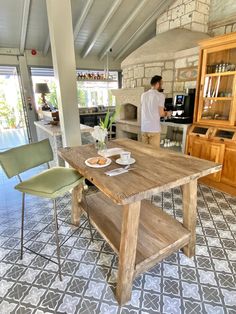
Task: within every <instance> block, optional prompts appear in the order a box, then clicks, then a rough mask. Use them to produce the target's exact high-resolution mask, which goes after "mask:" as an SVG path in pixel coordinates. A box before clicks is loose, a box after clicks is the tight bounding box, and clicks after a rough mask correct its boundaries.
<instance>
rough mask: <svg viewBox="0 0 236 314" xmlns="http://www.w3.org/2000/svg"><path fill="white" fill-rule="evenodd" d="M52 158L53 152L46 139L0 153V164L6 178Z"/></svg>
mask: <svg viewBox="0 0 236 314" xmlns="http://www.w3.org/2000/svg"><path fill="white" fill-rule="evenodd" d="M52 159H53V152H52V148H51V145H50V142H49V140H48V139H45V140H43V141H40V142H36V143H32V144H26V145H22V146H19V147H15V148H11V149H9V150H6V151H5V152H1V153H0V165H1V166H2V168H3V170H4V172H5V173H6V175H7V177H8V178H11V177H14V176H16V175H18V174H20V173H22V172H24V171H26V170H29V169H31V168H34V167H37V166H40V165H42V164H44V163H46V162H49V161H51V160H52Z"/></svg>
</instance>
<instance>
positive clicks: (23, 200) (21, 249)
mask: <svg viewBox="0 0 236 314" xmlns="http://www.w3.org/2000/svg"><path fill="white" fill-rule="evenodd" d="M24 216H25V193H22V208H21V242H20V259H22V258H23V241H24Z"/></svg>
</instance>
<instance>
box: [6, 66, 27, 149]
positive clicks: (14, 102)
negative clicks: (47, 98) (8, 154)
mask: <svg viewBox="0 0 236 314" xmlns="http://www.w3.org/2000/svg"><path fill="white" fill-rule="evenodd" d="M24 108H25V107H24V104H23V98H22V93H21V86H20V82H19V75H18V71H17V67H14V66H0V151H4V150H7V149H10V148H13V147H16V146H20V145H23V144H27V143H29V133H28V128H27V123H26V121H27V120H26V118H27V116H26V111H25V110H24Z"/></svg>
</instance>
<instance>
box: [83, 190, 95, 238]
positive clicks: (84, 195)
mask: <svg viewBox="0 0 236 314" xmlns="http://www.w3.org/2000/svg"><path fill="white" fill-rule="evenodd" d="M83 197H84V202H85V206H86V213H87V217H88V222H89V230H90V235H91V240H92V242H93V233H92V227H91V222H90V214H89V206H88V202H87V199H86V191H85V189H84V185H83Z"/></svg>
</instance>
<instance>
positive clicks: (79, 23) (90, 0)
mask: <svg viewBox="0 0 236 314" xmlns="http://www.w3.org/2000/svg"><path fill="white" fill-rule="evenodd" d="M93 2H94V0H87V3H86V4H85V6H84V9H83V11H82V13H81V15H80V17H79V18H78V20H77V22H76V25H75V28H74V40H76V38H77V36H78V34H79V31H80V29H81V27H82V25H83V24H84V21H85V19H86V17H87V15H88V13H89V11H90V9H91V7H92V5H93Z"/></svg>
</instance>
